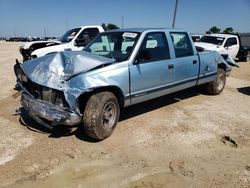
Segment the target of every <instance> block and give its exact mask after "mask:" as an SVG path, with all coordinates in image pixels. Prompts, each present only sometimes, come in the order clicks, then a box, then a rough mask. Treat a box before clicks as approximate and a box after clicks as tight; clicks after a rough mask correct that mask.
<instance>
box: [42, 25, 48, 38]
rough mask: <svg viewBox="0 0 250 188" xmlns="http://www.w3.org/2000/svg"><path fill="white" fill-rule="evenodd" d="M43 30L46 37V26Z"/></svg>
mask: <svg viewBox="0 0 250 188" xmlns="http://www.w3.org/2000/svg"><path fill="white" fill-rule="evenodd" d="M43 32H44V37H45V38H46V37H47V34H46V27H44V28H43Z"/></svg>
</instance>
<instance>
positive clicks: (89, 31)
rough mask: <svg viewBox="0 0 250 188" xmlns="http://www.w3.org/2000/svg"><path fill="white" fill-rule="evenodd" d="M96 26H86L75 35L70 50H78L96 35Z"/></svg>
mask: <svg viewBox="0 0 250 188" xmlns="http://www.w3.org/2000/svg"><path fill="white" fill-rule="evenodd" d="M98 33H99V30H98V28H86V29H83V30H82V31H81V33H80V34H79V35H77V37H76V39H75V40H74V41H73V43H74V45H73V47H72V50H75V51H79V50H82V49H83V48H84V46H86V45H87V44H88V43H89V42H90V41H92V40H93V39H94V38H95V37H96V35H98Z"/></svg>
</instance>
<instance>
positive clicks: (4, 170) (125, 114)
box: [0, 42, 250, 187]
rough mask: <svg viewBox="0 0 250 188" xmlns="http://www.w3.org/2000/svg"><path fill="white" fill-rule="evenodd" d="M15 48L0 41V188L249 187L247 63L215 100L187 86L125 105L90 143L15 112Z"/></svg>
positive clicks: (79, 135) (82, 136)
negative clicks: (102, 136)
mask: <svg viewBox="0 0 250 188" xmlns="http://www.w3.org/2000/svg"><path fill="white" fill-rule="evenodd" d="M20 44H21V43H6V42H0V49H1V51H0V138H1V141H0V174H1V176H0V187H5V186H10V187H13V186H14V187H78V186H79V187H250V62H239V64H240V66H241V67H240V68H234V69H233V71H232V74H231V76H230V77H229V78H228V79H227V84H226V88H225V90H224V91H223V92H222V94H221V95H218V96H211V95H207V94H206V92H204V91H203V89H202V88H191V89H188V90H185V91H181V92H178V93H174V94H171V95H168V96H165V97H161V98H158V99H155V100H151V101H148V102H145V103H142V104H138V105H135V106H132V107H129V108H126V109H124V110H123V111H122V114H121V118H120V121H119V123H118V126H117V128H116V129H115V131H114V133H113V134H112V136H111V137H109V138H107V139H106V140H104V141H101V142H94V141H93V140H91V139H90V138H88V137H87V136H86V135H85V134H84V131H83V129H81V128H79V129H76V130H75V131H74V132H73V133H68V132H67V130H66V129H65V128H62V130H59V131H57V133H55V134H51V133H49V132H47V130H46V129H44V128H42V127H41V126H39V125H38V124H37V123H35V122H33V121H30V120H29V118H27V116H24V122H23V121H20V118H19V116H18V115H15V109H17V108H19V107H20V103H19V98H18V99H16V100H14V99H13V98H12V97H11V96H12V94H14V93H15V91H14V90H13V86H14V85H15V76H14V74H13V65H14V63H15V59H16V58H18V59H21V56H20V54H19V52H18V48H19V45H20ZM25 117H26V118H25ZM25 122H26V123H27V124H28V125H29V126H30V127H27V126H25ZM230 139H231V140H230ZM234 141H235V143H234Z"/></svg>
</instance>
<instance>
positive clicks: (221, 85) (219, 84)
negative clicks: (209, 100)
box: [217, 74, 225, 91]
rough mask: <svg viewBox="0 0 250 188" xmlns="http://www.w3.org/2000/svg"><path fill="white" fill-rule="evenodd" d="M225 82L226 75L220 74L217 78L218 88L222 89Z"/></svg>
mask: <svg viewBox="0 0 250 188" xmlns="http://www.w3.org/2000/svg"><path fill="white" fill-rule="evenodd" d="M224 84H225V79H224V75H223V74H220V75H219V77H218V80H217V89H218V90H219V91H220V90H222V89H223V87H224Z"/></svg>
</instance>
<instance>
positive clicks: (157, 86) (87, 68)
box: [14, 29, 231, 140]
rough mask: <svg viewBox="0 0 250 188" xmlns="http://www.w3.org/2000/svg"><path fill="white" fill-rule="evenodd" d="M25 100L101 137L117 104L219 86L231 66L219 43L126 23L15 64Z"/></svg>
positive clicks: (46, 121)
mask: <svg viewBox="0 0 250 188" xmlns="http://www.w3.org/2000/svg"><path fill="white" fill-rule="evenodd" d="M14 71H15V74H16V76H17V84H18V85H19V88H21V90H20V91H19V92H18V93H17V94H16V95H15V97H17V96H18V95H22V97H21V104H22V107H23V108H24V109H25V110H26V111H28V113H29V115H30V116H31V117H32V118H33V119H34V120H36V121H37V122H38V123H40V124H42V125H44V126H46V127H47V128H50V129H52V128H53V127H54V126H56V125H61V124H65V125H69V126H75V125H79V124H82V125H83V126H84V129H85V131H86V133H87V134H88V135H89V136H90V137H93V138H95V139H98V140H102V139H105V138H107V137H108V136H110V135H111V134H112V132H113V130H114V128H115V127H116V125H117V122H118V120H119V115H120V109H121V108H123V107H127V106H130V105H133V104H136V103H140V102H143V101H147V100H149V99H153V98H156V97H160V96H163V95H166V94H169V93H173V92H176V91H179V90H183V89H186V88H189V87H193V86H196V85H201V84H204V85H206V87H207V90H208V92H209V93H210V94H220V93H221V92H222V90H223V89H224V86H225V83H226V76H228V75H229V74H230V71H231V66H230V65H229V63H228V62H227V61H226V60H225V59H224V58H223V57H222V56H221V55H220V54H218V53H217V52H215V51H204V52H197V50H196V49H195V47H194V45H193V43H192V39H191V37H190V35H189V34H188V32H186V31H184V30H177V29H122V30H113V31H107V32H104V33H100V34H99V35H98V36H97V37H96V38H95V39H94V40H93V41H92V42H91V43H90V44H89V45H87V46H86V48H85V50H84V51H81V52H79V51H78V52H74V51H64V52H58V53H52V54H48V55H46V56H43V57H40V58H36V59H33V60H29V61H26V62H24V63H19V62H17V63H16V65H15V66H14Z"/></svg>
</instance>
